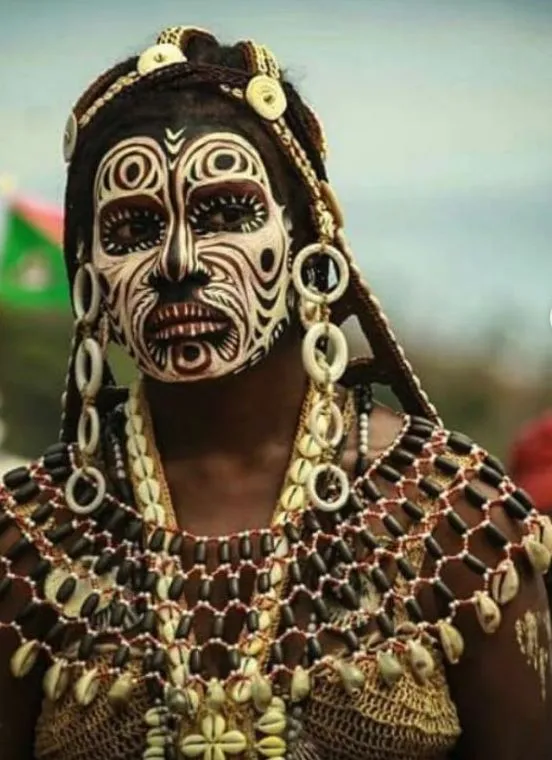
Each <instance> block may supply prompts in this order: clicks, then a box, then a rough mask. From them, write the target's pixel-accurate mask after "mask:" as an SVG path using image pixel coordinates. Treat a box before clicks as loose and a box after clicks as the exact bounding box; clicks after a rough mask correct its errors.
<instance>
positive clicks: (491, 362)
mask: <svg viewBox="0 0 552 760" xmlns="http://www.w3.org/2000/svg"><path fill="white" fill-rule="evenodd" d="M180 23H182V24H195V25H198V26H203V27H206V28H208V29H210V30H212V31H214V32H215V33H216V34H217V36H218V37H219V39H222V40H225V41H228V42H234V41H236V40H238V39H243V38H249V37H252V38H254V39H257V40H258V41H262V42H265V43H266V44H268V45H269V47H271V48H272V49H273V50H274V52H275V53H276V54H277V56H278V58H279V59H280V61H281V63H282V64H283V65H284V67H285V68H286V69H287V72H288V76H289V77H291V79H292V80H293V81H294V82H295V83H296V84H297V86H298V87H299V89H300V91H301V92H302V93H303V94H304V95H305V96H306V98H307V99H308V100H309V101H310V102H311V103H312V104H313V105H314V107H315V109H316V110H317V112H318V113H319V115H320V116H321V118H322V121H323V122H324V124H325V127H326V131H327V136H328V139H329V144H330V150H331V153H330V160H329V171H330V177H331V180H332V183H333V186H334V188H335V190H336V191H337V194H338V196H339V198H340V200H341V203H342V205H343V207H344V210H345V214H346V230H347V233H348V236H349V238H350V240H351V242H352V245H353V248H354V251H355V253H356V256H357V259H358V261H359V263H360V265H361V268H362V270H363V271H364V273H365V275H366V277H367V278H368V280H369V281H370V283H371V285H372V287H373V289H374V291H375V292H376V294H378V296H379V297H380V300H381V301H382V303H383V306H384V309H385V310H386V312H387V314H388V316H389V317H390V318H391V320H392V322H393V323H394V325H395V327H396V331H397V333H398V335H399V337H400V339H401V341H402V342H403V345H404V346H405V348H406V349H407V352H408V354H409V355H410V358H411V360H412V362H413V364H414V366H415V368H416V369H417V371H418V374H419V375H420V377H421V378H422V381H423V383H424V385H425V386H426V388H427V390H428V391H429V392H430V395H431V396H432V397H433V400H434V401H435V403H436V404H437V405H438V407H439V408H440V410H441V413H442V416H443V417H444V420H445V423H446V424H447V426H448V427H451V428H454V429H458V428H460V429H463V430H464V431H465V432H467V433H468V434H470V435H472V436H474V437H475V438H477V440H478V441H479V442H480V443H481V444H482V445H484V446H486V447H488V448H490V449H491V450H492V451H494V452H496V453H498V454H499V455H500V456H502V457H504V456H505V455H506V454H507V451H508V449H509V446H510V441H511V439H512V436H513V435H514V434H515V432H516V431H517V429H518V428H519V426H520V425H521V424H523V423H524V422H525V421H527V420H529V419H530V418H532V417H534V416H535V415H538V414H539V413H540V412H541V411H542V410H544V409H546V408H547V407H548V405H549V404H550V387H551V380H552V328H551V326H550V309H551V307H552V288H551V283H552V257H551V256H550V252H549V246H550V239H551V236H552V214H551V213H550V210H549V204H550V200H551V198H552V126H551V125H552V2H551V1H550V0H462V2H458V0H339V2H336V0H332V1H331V2H330V0H301V2H298V1H297V0H279V2H268V0H249V1H246V0H231V2H230V1H229V0H186V1H185V2H184V1H183V0H155V2H152V0H132V2H126V1H125V2H123V0H95V2H94V3H75V2H74V0H47V1H45V0H0V57H1V60H2V64H3V65H2V66H1V68H0V177H1V178H3V181H2V184H3V191H2V197H3V200H2V202H1V207H2V213H1V219H2V224H0V393H1V396H2V405H1V406H0V418H1V419H2V422H3V424H2V430H0V438H2V437H3V444H0V448H1V447H2V445H3V448H4V453H6V452H10V455H11V456H12V457H13V456H14V455H15V456H21V457H31V456H36V455H37V454H38V453H40V451H41V449H42V448H44V447H45V446H46V445H48V444H49V443H51V442H53V441H54V440H55V438H56V436H57V431H58V426H59V398H60V395H61V392H62V386H63V381H64V375H65V371H66V363H67V354H68V349H69V341H70V317H69V309H68V306H67V293H66V290H65V286H64V283H63V277H62V274H61V270H60V267H59V264H60V255H61V254H60V229H61V211H60V209H61V206H62V200H63V186H64V167H63V162H62V159H61V147H60V146H61V134H62V131H63V128H64V125H65V121H66V118H67V115H68V114H69V111H70V108H71V106H72V104H73V103H74V101H75V100H76V99H77V98H78V97H79V95H80V94H81V92H82V90H83V89H84V88H85V87H86V86H87V85H88V84H89V83H90V82H91V81H92V80H93V79H94V78H95V77H96V76H97V75H98V74H99V73H101V72H102V71H103V70H105V69H106V68H107V67H109V66H110V65H112V64H113V63H114V62H115V61H117V60H119V59H120V58H124V57H126V56H128V55H132V54H134V53H137V52H140V51H141V50H143V49H144V48H145V47H147V46H148V45H149V44H151V43H152V41H153V39H154V37H155V33H156V32H157V31H158V30H160V29H162V28H163V27H164V26H169V25H174V24H180ZM1 467H2V463H1V461H0V468H1Z"/></svg>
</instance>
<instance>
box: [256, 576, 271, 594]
mask: <svg viewBox="0 0 552 760" xmlns="http://www.w3.org/2000/svg"><path fill="white" fill-rule="evenodd" d="M271 585H272V584H271V583H270V574H269V573H267V572H262V573H259V574H258V576H257V588H258V589H259V593H261V594H267V593H268V592H269V591H270V587H271Z"/></svg>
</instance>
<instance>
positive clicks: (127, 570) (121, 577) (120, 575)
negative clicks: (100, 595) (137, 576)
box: [115, 559, 134, 586]
mask: <svg viewBox="0 0 552 760" xmlns="http://www.w3.org/2000/svg"><path fill="white" fill-rule="evenodd" d="M133 570H134V563H133V562H132V560H130V559H124V560H123V561H122V562H121V564H120V565H119V567H118V569H117V575H116V576H115V582H116V583H117V585H118V586H125V585H126V584H127V583H128V582H129V580H130V577H131V575H132V571H133Z"/></svg>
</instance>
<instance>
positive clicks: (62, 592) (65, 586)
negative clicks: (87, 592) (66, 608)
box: [56, 576, 77, 604]
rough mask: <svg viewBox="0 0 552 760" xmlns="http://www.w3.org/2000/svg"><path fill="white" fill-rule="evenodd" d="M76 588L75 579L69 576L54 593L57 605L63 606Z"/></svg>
mask: <svg viewBox="0 0 552 760" xmlns="http://www.w3.org/2000/svg"><path fill="white" fill-rule="evenodd" d="M76 588H77V579H76V578H73V577H72V576H69V577H68V578H66V579H65V580H64V581H63V583H62V584H61V586H60V587H59V588H58V590H57V593H56V601H57V602H59V604H65V603H66V602H68V601H69V599H70V598H71V597H72V596H73V594H74V592H75V589H76Z"/></svg>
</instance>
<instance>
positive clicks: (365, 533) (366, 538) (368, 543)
mask: <svg viewBox="0 0 552 760" xmlns="http://www.w3.org/2000/svg"><path fill="white" fill-rule="evenodd" d="M358 537H359V538H360V540H361V541H362V543H363V544H364V546H365V547H366V548H367V549H370V551H375V550H376V549H379V547H380V546H381V544H380V542H379V540H378V539H377V538H376V537H375V536H374V534H373V533H371V532H370V531H369V530H368V529H367V528H363V529H362V530H360V531H359V532H358Z"/></svg>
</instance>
